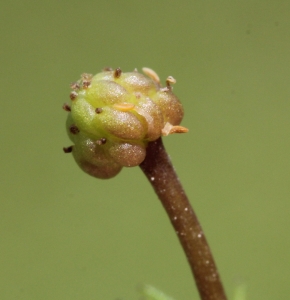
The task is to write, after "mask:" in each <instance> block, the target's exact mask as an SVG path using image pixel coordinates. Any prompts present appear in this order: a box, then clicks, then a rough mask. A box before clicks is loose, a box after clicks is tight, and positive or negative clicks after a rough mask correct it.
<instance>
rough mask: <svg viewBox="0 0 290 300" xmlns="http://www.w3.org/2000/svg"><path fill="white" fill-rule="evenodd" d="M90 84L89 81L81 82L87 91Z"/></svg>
mask: <svg viewBox="0 0 290 300" xmlns="http://www.w3.org/2000/svg"><path fill="white" fill-rule="evenodd" d="M90 84H91V81H90V80H83V88H84V89H87V88H88V87H89V86H90Z"/></svg>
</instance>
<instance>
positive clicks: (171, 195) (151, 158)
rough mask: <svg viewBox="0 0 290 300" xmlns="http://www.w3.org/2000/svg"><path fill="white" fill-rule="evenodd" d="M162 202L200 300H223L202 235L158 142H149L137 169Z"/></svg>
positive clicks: (216, 272)
mask: <svg viewBox="0 0 290 300" xmlns="http://www.w3.org/2000/svg"><path fill="white" fill-rule="evenodd" d="M140 167H141V169H142V171H143V172H144V174H145V175H146V177H147V178H148V180H149V182H150V183H151V185H152V186H153V188H154V190H155V192H156V194H157V195H158V197H159V199H160V200H161V202H162V205H163V207H164V208H165V210H166V212H167V214H168V216H169V219H170V221H171V223H172V225H173V227H174V229H175V231H176V234H177V236H178V238H179V241H180V243H181V245H182V247H183V249H184V252H185V254H186V257H187V259H188V262H189V264H190V267H191V270H192V273H193V275H194V278H195V282H196V285H197V288H198V291H199V294H200V298H201V299H202V300H226V299H227V298H226V295H225V292H224V289H223V286H222V283H221V280H220V277H219V274H218V270H217V267H216V265H215V262H214V259H213V256H212V254H211V251H210V248H209V245H208V243H207V241H206V238H205V235H204V232H203V230H202V228H201V226H200V224H199V221H198V219H197V217H196V215H195V213H194V211H193V209H192V207H191V204H190V202H189V200H188V198H187V196H186V194H185V192H184V190H183V188H182V186H181V183H180V181H179V179H178V177H177V174H176V173H175V171H174V168H173V166H172V164H171V161H170V159H169V157H168V154H167V152H166V150H165V148H164V146H163V143H162V140H161V138H160V139H158V140H157V141H154V142H150V143H149V144H148V147H147V154H146V158H145V160H144V161H143V162H142V164H141V165H140Z"/></svg>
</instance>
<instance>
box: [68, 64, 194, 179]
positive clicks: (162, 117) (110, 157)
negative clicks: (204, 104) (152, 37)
mask: <svg viewBox="0 0 290 300" xmlns="http://www.w3.org/2000/svg"><path fill="white" fill-rule="evenodd" d="M143 71H144V73H145V74H146V75H147V76H148V77H147V76H145V75H143V74H140V73H138V72H137V71H134V72H128V73H122V71H121V70H120V69H119V68H117V69H116V70H104V71H103V72H101V73H99V74H97V75H95V76H92V75H90V74H83V75H82V76H81V79H80V80H79V81H78V82H76V83H74V84H72V85H71V88H72V89H73V91H72V92H71V94H70V98H71V100H72V103H71V106H69V105H67V104H65V105H64V106H63V108H64V109H65V110H66V111H68V118H67V123H66V128H67V133H68V135H69V137H70V139H71V141H72V142H73V143H74V145H73V146H71V147H68V148H64V151H65V152H72V154H73V156H74V158H75V160H76V162H77V163H78V165H79V166H80V167H81V169H83V170H84V171H85V172H86V173H88V174H90V175H92V176H94V177H97V178H102V179H107V178H111V177H113V176H115V175H117V174H118V173H119V172H120V170H121V169H122V167H133V166H137V165H139V164H140V163H141V162H142V161H143V160H144V159H145V156H146V146H147V144H148V142H150V141H154V140H156V139H158V138H159V137H160V136H162V135H168V134H170V133H176V132H178V133H180V132H187V131H188V130H187V129H186V128H185V127H182V126H179V124H180V122H181V120H182V118H183V108H182V105H181V103H180V102H179V100H178V98H177V97H176V96H175V95H174V94H173V92H172V87H171V86H170V83H174V82H175V80H174V79H173V78H172V77H168V78H167V80H166V87H161V84H160V81H159V77H158V75H157V74H156V73H155V72H154V71H152V70H150V69H148V68H144V69H143Z"/></svg>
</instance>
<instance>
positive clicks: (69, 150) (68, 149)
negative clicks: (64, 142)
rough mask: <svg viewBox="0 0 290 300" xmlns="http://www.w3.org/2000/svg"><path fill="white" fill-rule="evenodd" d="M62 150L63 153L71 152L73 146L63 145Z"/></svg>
mask: <svg viewBox="0 0 290 300" xmlns="http://www.w3.org/2000/svg"><path fill="white" fill-rule="evenodd" d="M62 150H63V152H64V153H71V152H72V150H73V146H69V147H63V148H62Z"/></svg>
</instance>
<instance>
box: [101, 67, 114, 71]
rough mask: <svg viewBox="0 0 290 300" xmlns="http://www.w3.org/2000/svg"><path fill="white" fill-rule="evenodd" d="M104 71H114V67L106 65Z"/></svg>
mask: <svg viewBox="0 0 290 300" xmlns="http://www.w3.org/2000/svg"><path fill="white" fill-rule="evenodd" d="M102 71H103V72H108V71H113V69H112V68H111V67H105V68H103V70H102Z"/></svg>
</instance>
